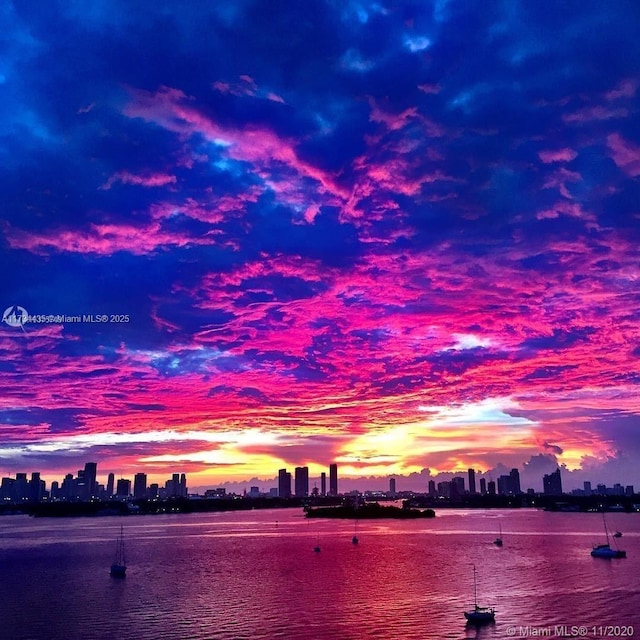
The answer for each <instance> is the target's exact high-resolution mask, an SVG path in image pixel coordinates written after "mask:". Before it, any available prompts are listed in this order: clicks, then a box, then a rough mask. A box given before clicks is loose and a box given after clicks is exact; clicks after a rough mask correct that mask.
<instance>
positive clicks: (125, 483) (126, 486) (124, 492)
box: [116, 478, 131, 498]
mask: <svg viewBox="0 0 640 640" xmlns="http://www.w3.org/2000/svg"><path fill="white" fill-rule="evenodd" d="M116 495H117V496H118V498H128V497H129V496H130V495H131V480H127V479H126V478H118V482H117V483H116Z"/></svg>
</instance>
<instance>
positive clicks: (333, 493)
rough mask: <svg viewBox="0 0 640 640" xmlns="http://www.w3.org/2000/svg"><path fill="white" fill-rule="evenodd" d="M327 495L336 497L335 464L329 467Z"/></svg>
mask: <svg viewBox="0 0 640 640" xmlns="http://www.w3.org/2000/svg"><path fill="white" fill-rule="evenodd" d="M329 495H330V496H337V495H338V465H337V464H336V463H335V462H334V463H333V464H330V465H329Z"/></svg>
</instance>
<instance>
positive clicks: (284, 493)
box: [278, 469, 291, 498]
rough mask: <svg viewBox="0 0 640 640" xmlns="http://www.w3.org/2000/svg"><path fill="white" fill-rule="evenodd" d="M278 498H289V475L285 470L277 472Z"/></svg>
mask: <svg viewBox="0 0 640 640" xmlns="http://www.w3.org/2000/svg"><path fill="white" fill-rule="evenodd" d="M278 496H280V497H281V498H290V497H291V474H290V473H289V472H288V471H287V470H286V469H280V470H279V471H278Z"/></svg>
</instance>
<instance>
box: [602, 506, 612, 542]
mask: <svg viewBox="0 0 640 640" xmlns="http://www.w3.org/2000/svg"><path fill="white" fill-rule="evenodd" d="M602 522H604V533H605V535H606V536H607V545H608V544H610V542H609V529H607V520H606V518H605V517H604V507H602Z"/></svg>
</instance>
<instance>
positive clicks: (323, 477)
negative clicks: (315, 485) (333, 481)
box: [320, 471, 327, 496]
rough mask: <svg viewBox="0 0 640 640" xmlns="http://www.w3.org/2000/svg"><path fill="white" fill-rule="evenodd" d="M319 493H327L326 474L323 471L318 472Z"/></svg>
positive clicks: (322, 494) (323, 494)
mask: <svg viewBox="0 0 640 640" xmlns="http://www.w3.org/2000/svg"><path fill="white" fill-rule="evenodd" d="M320 495H321V496H326V495H327V474H326V473H325V472H324V471H323V472H322V473H321V474H320Z"/></svg>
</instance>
